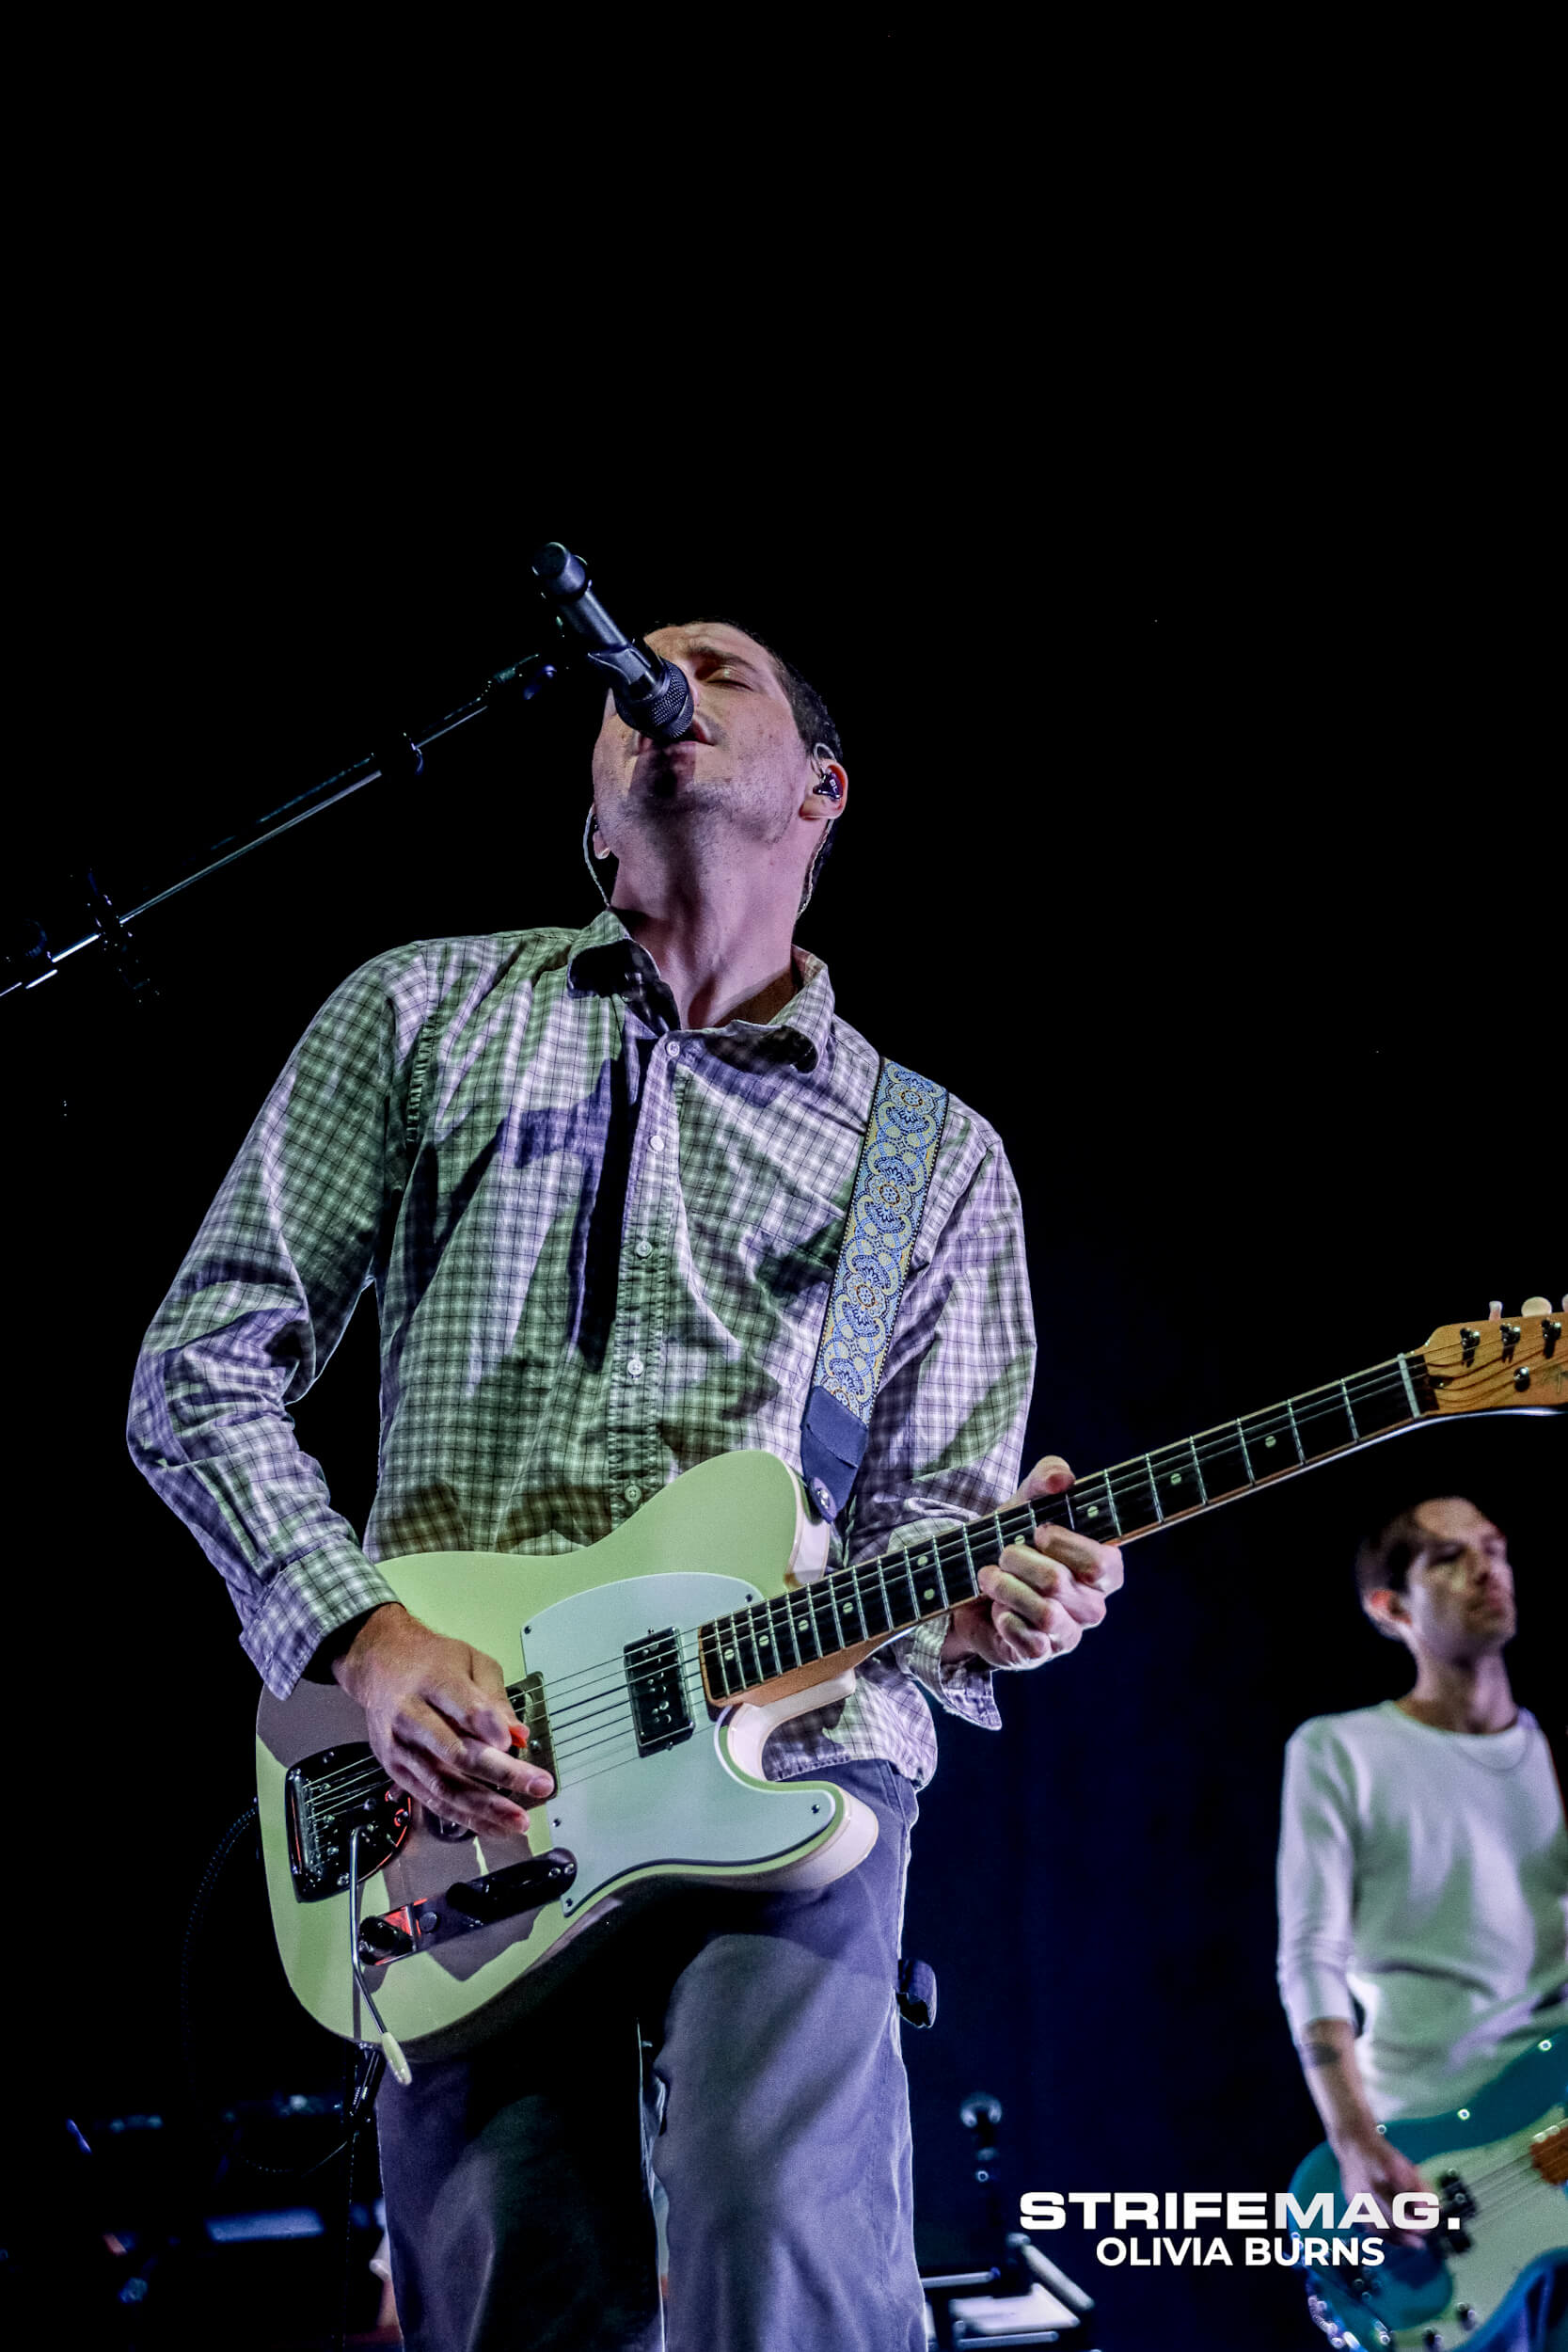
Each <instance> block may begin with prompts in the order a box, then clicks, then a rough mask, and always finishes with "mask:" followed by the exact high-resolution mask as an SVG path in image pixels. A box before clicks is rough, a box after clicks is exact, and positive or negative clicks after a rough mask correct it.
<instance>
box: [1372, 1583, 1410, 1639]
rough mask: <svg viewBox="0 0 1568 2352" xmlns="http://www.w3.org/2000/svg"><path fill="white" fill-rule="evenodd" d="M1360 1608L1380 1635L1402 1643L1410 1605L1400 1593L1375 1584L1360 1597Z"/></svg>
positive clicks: (1390, 1587) (1387, 1586)
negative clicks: (1382, 1634) (1368, 1591)
mask: <svg viewBox="0 0 1568 2352" xmlns="http://www.w3.org/2000/svg"><path fill="white" fill-rule="evenodd" d="M1361 1606H1362V1608H1363V1609H1364V1610H1365V1611H1366V1613H1367V1614H1368V1616H1369V1617H1370V1619H1371V1621H1372V1623H1373V1625H1375V1626H1376V1628H1377V1629H1378V1631H1379V1632H1380V1633H1384V1634H1386V1635H1387V1637H1388V1639H1389V1640H1390V1641H1393V1642H1402V1641H1403V1639H1404V1629H1405V1627H1406V1626H1407V1625H1408V1624H1409V1623H1410V1603H1409V1602H1408V1601H1407V1600H1406V1599H1405V1597H1404V1595H1403V1594H1402V1593H1396V1592H1395V1591H1394V1590H1393V1588H1392V1586H1390V1585H1387V1584H1376V1585H1374V1586H1373V1587H1372V1590H1371V1591H1370V1593H1363V1594H1362V1596H1361Z"/></svg>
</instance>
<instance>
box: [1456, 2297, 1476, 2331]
mask: <svg viewBox="0 0 1568 2352" xmlns="http://www.w3.org/2000/svg"><path fill="white" fill-rule="evenodd" d="M1454 2317H1455V2319H1457V2320H1458V2322H1459V2324H1460V2326H1461V2327H1462V2328H1464V2330H1465V2334H1466V2335H1468V2334H1469V2332H1470V2329H1471V2328H1474V2327H1477V2326H1478V2325H1479V2324H1480V2319H1481V2314H1480V2312H1478V2311H1477V2310H1476V2307H1475V2305H1474V2304H1473V2303H1461V2305H1460V2307H1459V2309H1458V2311H1456V2312H1455V2313H1454Z"/></svg>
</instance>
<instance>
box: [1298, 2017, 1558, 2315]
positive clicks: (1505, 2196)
mask: <svg viewBox="0 0 1568 2352" xmlns="http://www.w3.org/2000/svg"><path fill="white" fill-rule="evenodd" d="M1565 2098H1568V2036H1564V2035H1558V2036H1556V2037H1555V2038H1554V2039H1548V2040H1544V2041H1543V2042H1541V2043H1540V2044H1538V2046H1537V2047H1536V2048H1534V2049H1532V2050H1527V2051H1525V2052H1524V2054H1523V2055H1522V2056H1521V2057H1519V2058H1515V2059H1514V2060H1513V2064H1512V2065H1511V2066H1509V2067H1507V2068H1505V2069H1504V2071H1503V2072H1502V2073H1501V2074H1497V2075H1495V2076H1494V2078H1493V2080H1492V2081H1491V2082H1489V2083H1488V2084H1487V2085H1486V2087H1485V2089H1484V2090H1480V2091H1478V2092H1477V2093H1476V2094H1475V2096H1474V2097H1473V2098H1472V2099H1470V2100H1469V2101H1467V2102H1466V2104H1465V2106H1464V2107H1462V2108H1450V2109H1449V2110H1448V2111H1447V2112H1446V2113H1444V2114H1442V2115H1433V2116H1412V2117H1409V2118H1405V2119H1402V2120H1401V2121H1400V2122H1394V2123H1390V2124H1389V2126H1388V2129H1387V2134H1386V2137H1388V2138H1389V2139H1390V2140H1391V2141H1392V2142H1393V2144H1394V2146H1395V2147H1396V2148H1399V2149H1400V2150H1402V2153H1404V2154H1405V2155H1407V2156H1408V2157H1409V2158H1410V2161H1411V2163H1412V2164H1415V2165H1418V2166H1419V2168H1420V2170H1421V2175H1422V2178H1423V2179H1424V2180H1426V2181H1427V2182H1428V2183H1429V2184H1430V2185H1431V2186H1432V2187H1433V2189H1434V2190H1435V2191H1436V2193H1437V2194H1438V2196H1439V2197H1440V2198H1442V2199H1443V2200H1444V2208H1443V2212H1442V2216H1441V2217H1440V2219H1439V2223H1438V2226H1437V2228H1436V2229H1435V2230H1433V2231H1432V2232H1431V2233H1429V2234H1428V2237H1427V2242H1426V2246H1425V2247H1422V2248H1419V2249H1418V2248H1415V2247H1406V2246H1399V2245H1396V2244H1395V2243H1394V2242H1393V2240H1392V2239H1391V2238H1386V2239H1385V2241H1384V2248H1385V2251H1384V2259H1383V2262H1382V2264H1381V2265H1378V2266H1376V2267H1374V2268H1370V2269H1367V2270H1363V2271H1361V2272H1360V2273H1358V2274H1355V2278H1354V2285H1353V2283H1352V2280H1351V2278H1350V2276H1348V2275H1347V2274H1346V2273H1345V2272H1344V2271H1341V2270H1339V2269H1338V2268H1336V2267H1334V2266H1333V2265H1323V2266H1321V2267H1317V2268H1315V2270H1314V2277H1315V2280H1316V2283H1317V2291H1318V2293H1319V2294H1320V2295H1321V2296H1322V2297H1323V2301H1324V2302H1325V2303H1326V2304H1327V2305H1328V2307H1329V2309H1330V2311H1331V2312H1333V2314H1334V2316H1335V2318H1336V2319H1337V2320H1338V2323H1339V2325H1340V2327H1341V2328H1347V2329H1349V2330H1350V2331H1351V2332H1352V2333H1354V2335H1355V2336H1356V2337H1357V2338H1358V2340H1359V2341H1360V2342H1361V2343H1362V2344H1390V2345H1391V2346H1392V2347H1396V2348H1397V2352H1407V2347H1410V2348H1411V2352H1414V2347H1415V2346H1417V2345H1430V2344H1433V2343H1435V2342H1438V2341H1440V2342H1441V2343H1442V2344H1445V2345H1448V2346H1450V2347H1451V2346H1454V2345H1458V2344H1465V2345H1468V2346H1470V2347H1472V2352H1487V2347H1488V2346H1489V2345H1491V2344H1496V2343H1497V2340H1498V2338H1499V2336H1500V2335H1501V2334H1502V2332H1503V2330H1504V2328H1506V2327H1508V2326H1509V2325H1511V2324H1512V2321H1513V2317H1514V2315H1515V2314H1516V2312H1517V2311H1518V2308H1519V2303H1520V2300H1521V2298H1522V2297H1523V2296H1524V2295H1525V2294H1526V2293H1527V2292H1528V2288H1529V2286H1530V2285H1531V2283H1532V2281H1533V2280H1536V2279H1538V2278H1539V2277H1540V2276H1541V2274H1542V2273H1543V2272H1544V2271H1547V2270H1550V2269H1551V2268H1552V2267H1553V2266H1554V2265H1556V2264H1558V2263H1561V2262H1568V2185H1565V2184H1568V2121H1565V2114H1568V2109H1565V2107H1564V2100H1565ZM1324 2189H1327V2190H1328V2191H1330V2193H1331V2194H1332V2196H1333V2199H1334V2209H1335V2211H1336V2213H1338V2211H1340V2209H1341V2207H1342V2204H1343V2196H1342V2192H1341V2189H1340V2185H1339V2169H1338V2165H1337V2164H1336V2163H1335V2161H1334V2157H1333V2155H1332V2153H1331V2152H1330V2151H1329V2149H1328V2147H1327V2146H1326V2144H1325V2145H1323V2146H1322V2147H1319V2148H1315V2149H1314V2150H1313V2152H1312V2153H1311V2154H1310V2155H1309V2156H1308V2157H1307V2160H1306V2162H1305V2163H1304V2164H1303V2165H1302V2166H1301V2168H1300V2169H1299V2170H1298V2172H1297V2173H1296V2176H1295V2179H1294V2180H1293V2181H1292V2182H1291V2194H1292V2195H1293V2196H1294V2197H1295V2199H1296V2201H1297V2203H1298V2204H1299V2205H1303V2206H1305V2205H1306V2204H1307V2201H1308V2200H1309V2199H1310V2198H1313V2197H1316V2196H1318V2195H1319V2194H1320V2193H1321V2192H1322V2191H1323V2190H1324ZM1450 2209H1451V2210H1453V2213H1454V2218H1455V2219H1456V2220H1457V2221H1458V2223H1459V2227H1458V2228H1457V2229H1455V2230H1449V2228H1448V2227H1447V2222H1448V2217H1449V2210H1450ZM1324 2234H1332V2233H1324ZM1428 2249H1431V2250H1430V2251H1429V2250H1428ZM1357 2290H1359V2291H1357ZM1374 2321H1381V2322H1382V2324H1383V2327H1384V2328H1386V2329H1387V2331H1388V2334H1387V2336H1386V2337H1384V2336H1380V2335H1379V2333H1378V2330H1377V2328H1376V2327H1375V2326H1374V2325H1373V2322H1374Z"/></svg>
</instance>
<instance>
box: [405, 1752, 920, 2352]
mask: <svg viewBox="0 0 1568 2352" xmlns="http://www.w3.org/2000/svg"><path fill="white" fill-rule="evenodd" d="M821 1777H823V1778H830V1777H831V1778H832V1779H835V1780H837V1781H839V1782H840V1783H841V1784H842V1786H843V1787H844V1788H847V1789H849V1790H850V1791H851V1792H852V1793H853V1794H854V1795H856V1796H858V1797H859V1798H861V1799H862V1800H863V1803H865V1804H870V1805H871V1806H872V1807H873V1809H874V1810H875V1812H876V1814H877V1817H878V1832H879V1835H878V1839H877V1844H876V1845H875V1847H874V1848H873V1849H872V1851H871V1852H870V1854H869V1855H868V1856H867V1857H866V1859H865V1861H864V1862H863V1863H862V1864H861V1865H860V1867H859V1868H858V1869H855V1870H852V1871H851V1872H850V1873H849V1875H848V1876H847V1878H844V1879H840V1880H839V1881H838V1882H837V1883H835V1884H834V1885H832V1886H829V1887H825V1888H823V1889H822V1890H821V1892H820V1893H818V1894H816V1895H737V1894H710V1893H707V1892H705V1891H702V1890H695V1889H693V1890H689V1891H688V1890H682V1891H681V1892H679V1893H677V1894H675V1895H673V1896H671V1897H670V1898H668V1899H666V1901H665V1902H664V1903H662V1904H661V1905H660V1906H659V1908H658V1909H657V1911H654V1912H651V1913H648V1914H646V1915H644V1916H643V1917H642V1918H641V1920H638V1921H636V1922H633V1923H631V1924H630V1925H628V1926H627V1927H626V1928H625V1929H624V1930H622V1931H619V1932H617V1933H616V1934H615V1935H613V1936H611V1937H610V1938H609V1939H607V1944H606V1947H605V1949H604V1950H603V1951H602V1952H601V1953H599V1954H598V1955H597V1956H596V1957H595V1958H594V1959H593V1960H590V1961H588V1962H586V1963H584V1964H583V1965H582V1967H581V1968H580V1969H579V1970H578V1973H577V1974H576V1975H575V1976H574V1977H573V1978H571V1979H568V1981H567V1982H566V1983H565V1984H563V1985H562V1987H561V1988H560V1989H559V1990H558V1991H557V1992H555V1993H553V1994H551V1995H550V1997H549V1999H548V2000H547V2001H546V2002H545V2003H543V2004H541V2006H540V2007H539V2008H538V2009H537V2010H535V2011H534V2012H533V2013H532V2014H531V2016H530V2017H529V2018H528V2019H527V2020H526V2021H525V2022H524V2023H523V2024H522V2025H520V2026H517V2027H516V2028H515V2029H514V2030H512V2031H511V2032H509V2033H507V2034H505V2035H503V2036H499V2037H497V2038H495V2039H494V2040H492V2041H491V2042H487V2043H485V2044H484V2045H483V2047H482V2048H480V2049H479V2050H477V2051H476V2052H475V2053H474V2054H473V2055H472V2056H471V2057H469V2058H463V2059H455V2060H451V2061H445V2062H439V2063H435V2064H431V2065H425V2066H419V2067H416V2069H415V2072H414V2081H413V2084H412V2087H411V2088H408V2089H404V2088H402V2087H400V2086H399V2085H398V2084H397V2083H395V2082H392V2081H390V2080H388V2082H387V2083H386V2084H385V2085H384V2086H383V2089H382V2091H381V2096H380V2099H379V2101H378V2104H377V2123H378V2128H379V2135H380V2142H381V2167H382V2178H383V2182H384V2185H385V2188H386V2194H387V2215H388V2231H389V2233H390V2237H391V2249H392V2279H393V2286H394V2291H395V2293H396V2296H397V2303H398V2312H399V2316H400V2318H401V2320H402V2323H403V2329H404V2343H405V2344H407V2345H408V2346H409V2347H410V2352H503V2348H504V2352H523V2347H527V2348H528V2352H589V2348H590V2347H592V2348H593V2352H633V2347H635V2352H657V2347H658V2346H660V2345H667V2346H668V2347H669V2352H925V2344H926V2331H925V2323H924V2315H923V2308H922V2297H921V2292H920V2284H919V2279H918V2275H917V2272H916V2269H915V2261H914V2243H913V2216H912V2199H911V2167H910V2121H909V2098H908V2090H907V2087H906V2083H905V2077H904V2067H903V2058H902V2055H901V2053H900V2050H899V2047H898V2020H897V2011H896V2007H895V1992H896V1983H897V1967H898V1945H899V1933H900V1928H901V1924H902V1915H903V1898H904V1875H905V1870H906V1867H907V1865H908V1859H909V1836H910V1831H911V1827H912V1826H913V1822H914V1819H915V1814H916V1810H917V1807H916V1804H915V1796H914V1790H913V1788H911V1784H910V1783H909V1782H908V1781H907V1780H904V1779H903V1778H902V1777H901V1776H900V1775H899V1774H898V1773H897V1772H895V1771H894V1769H893V1767H892V1766H891V1765H889V1764H845V1765H840V1766H838V1767H837V1768H836V1769H835V1770H834V1771H833V1772H832V1773H831V1774H823V1775H821ZM653 2173H657V2179H658V2182H659V2183H660V2185H662V2188H663V2191H664V2193H665V2195H666V2196H667V2198H668V2201H669V2203H668V2217H667V2223H666V2229H667V2236H668V2249H669V2274H668V2300H667V2301H663V2302H661V2296H660V2289H659V2279H658V2262H657V2235H656V2225H655V2221H654V2214H653V2203H652V2187H653V2184H652V2178H651V2175H652V2174H653Z"/></svg>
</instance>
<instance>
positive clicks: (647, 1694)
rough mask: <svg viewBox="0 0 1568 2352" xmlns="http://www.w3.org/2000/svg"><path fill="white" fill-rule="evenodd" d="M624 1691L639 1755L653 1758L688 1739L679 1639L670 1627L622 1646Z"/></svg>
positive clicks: (688, 1714) (688, 1715)
mask: <svg viewBox="0 0 1568 2352" xmlns="http://www.w3.org/2000/svg"><path fill="white" fill-rule="evenodd" d="M626 1692H627V1695H628V1696H629V1698H630V1700H631V1722H632V1729H633V1731H634V1732H635V1733H636V1735H637V1753H638V1755H639V1756H657V1754H658V1752H659V1750H660V1748H677V1747H679V1745H680V1743H681V1741H682V1740H689V1739H690V1737H691V1733H692V1729H693V1725H692V1722H691V1709H690V1708H689V1706H688V1705H687V1701H686V1685H685V1683H684V1681H683V1680H682V1678H681V1653H680V1640H679V1636H678V1635H677V1634H676V1633H675V1631H674V1629H673V1627H666V1628H665V1629H664V1631H663V1632H662V1633H650V1634H648V1635H647V1636H646V1637H645V1639H643V1640H642V1641H641V1642H628V1643H627V1644H626Z"/></svg>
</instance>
